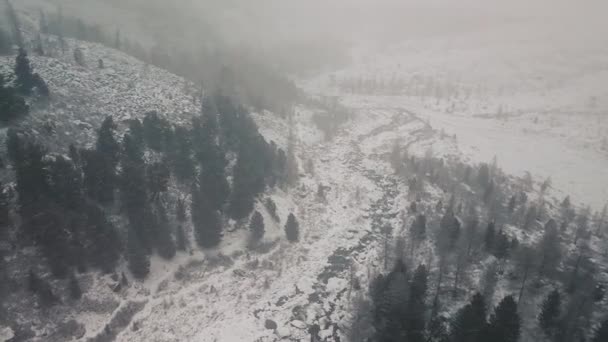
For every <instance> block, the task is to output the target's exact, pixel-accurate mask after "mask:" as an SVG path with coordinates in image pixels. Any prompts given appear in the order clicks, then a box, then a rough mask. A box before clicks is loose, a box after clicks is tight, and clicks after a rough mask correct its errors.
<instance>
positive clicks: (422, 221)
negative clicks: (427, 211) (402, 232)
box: [410, 214, 426, 242]
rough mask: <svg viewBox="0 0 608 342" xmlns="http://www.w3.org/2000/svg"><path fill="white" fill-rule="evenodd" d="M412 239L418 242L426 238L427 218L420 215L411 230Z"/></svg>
mask: <svg viewBox="0 0 608 342" xmlns="http://www.w3.org/2000/svg"><path fill="white" fill-rule="evenodd" d="M410 234H411V236H412V238H413V239H414V240H416V241H418V242H420V241H422V240H424V238H425V237H426V216H424V215H422V214H421V215H418V216H417V217H416V220H414V222H413V223H412V226H411V228H410Z"/></svg>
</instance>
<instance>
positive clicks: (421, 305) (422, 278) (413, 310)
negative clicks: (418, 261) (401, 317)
mask: <svg viewBox="0 0 608 342" xmlns="http://www.w3.org/2000/svg"><path fill="white" fill-rule="evenodd" d="M427 278H428V271H427V269H426V266H424V265H420V266H418V268H416V271H415V272H414V277H413V278H412V281H411V285H410V294H409V300H408V306H407V315H406V322H405V325H406V327H405V330H406V334H407V340H408V341H410V342H423V341H425V334H424V332H425V330H424V327H425V314H426V295H427V290H428V279H427Z"/></svg>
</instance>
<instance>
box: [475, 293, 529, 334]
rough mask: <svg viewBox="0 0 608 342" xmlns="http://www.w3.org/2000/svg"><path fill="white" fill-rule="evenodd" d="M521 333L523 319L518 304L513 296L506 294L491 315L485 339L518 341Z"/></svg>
mask: <svg viewBox="0 0 608 342" xmlns="http://www.w3.org/2000/svg"><path fill="white" fill-rule="evenodd" d="M520 333H521V321H520V318H519V314H518V313H517V304H516V303H515V300H514V299H513V296H506V297H505V298H503V299H502V300H501V301H500V303H499V304H498V306H497V307H496V308H495V309H494V313H493V314H492V316H491V317H490V322H489V324H488V327H487V329H486V333H485V334H484V335H485V339H484V341H492V342H516V341H517V340H518V339H519V335H520Z"/></svg>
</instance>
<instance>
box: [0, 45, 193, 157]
mask: <svg viewBox="0 0 608 342" xmlns="http://www.w3.org/2000/svg"><path fill="white" fill-rule="evenodd" d="M45 38H46V39H47V40H48V42H49V44H55V46H56V50H54V51H52V52H53V55H52V56H51V57H45V56H35V55H34V56H31V62H32V67H33V68H34V70H35V71H36V72H38V73H39V74H40V75H41V76H42V77H43V78H44V79H45V80H46V82H47V83H48V85H49V87H50V88H51V89H52V90H51V92H52V96H51V100H50V102H49V103H48V105H47V104H46V103H44V104H39V105H37V104H34V106H33V111H32V115H30V116H28V117H26V118H25V119H24V121H23V122H20V123H19V125H23V126H25V127H32V126H33V127H37V128H36V130H37V131H38V132H39V133H40V136H39V138H41V139H44V140H45V141H47V142H48V143H49V144H52V145H55V146H57V147H58V148H62V149H66V148H67V146H69V144H70V143H78V144H82V145H85V146H86V145H87V144H90V143H92V142H93V139H94V134H93V131H94V130H95V129H97V127H99V125H100V124H101V122H102V121H103V119H104V118H105V117H106V116H107V115H112V116H113V117H114V120H115V122H117V123H119V124H124V123H126V122H127V121H128V120H129V119H133V118H140V119H141V118H143V116H144V115H145V114H146V113H148V112H150V111H156V112H158V113H159V115H160V116H161V117H166V118H168V119H170V120H171V121H172V122H175V123H177V124H180V123H184V122H188V121H190V120H191V117H192V114H193V113H197V112H199V111H200V90H197V89H196V88H195V87H194V85H193V84H191V83H190V82H188V81H185V80H184V79H182V78H180V77H177V76H175V75H172V74H170V73H168V72H166V71H164V70H161V69H159V68H156V67H153V66H150V65H146V64H144V63H142V62H141V61H138V60H136V59H134V58H133V57H130V56H127V55H125V54H124V53H121V52H118V51H116V50H113V49H108V48H105V47H103V46H101V45H99V44H93V43H87V42H80V41H75V40H71V39H66V43H67V44H66V48H65V53H61V51H60V49H59V47H58V45H57V44H58V42H57V41H56V37H50V36H49V37H45ZM75 48H80V49H81V50H82V52H83V54H84V56H85V65H84V66H80V65H78V64H76V62H74V57H73V53H72V52H73V51H74V49H75ZM50 52H51V51H49V53H50ZM100 60H101V61H102V63H103V68H100V67H99V61H100ZM13 65H14V57H12V56H11V57H8V56H3V57H0V68H1V69H0V72H3V73H4V74H8V72H9V71H12V68H13ZM123 127H124V126H123ZM82 145H81V146H82Z"/></svg>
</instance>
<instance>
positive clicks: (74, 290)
mask: <svg viewBox="0 0 608 342" xmlns="http://www.w3.org/2000/svg"><path fill="white" fill-rule="evenodd" d="M69 291H70V298H72V299H74V300H79V299H80V298H81V297H82V290H81V289H80V284H78V279H76V276H75V275H74V274H72V275H71V276H70V283H69Z"/></svg>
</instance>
